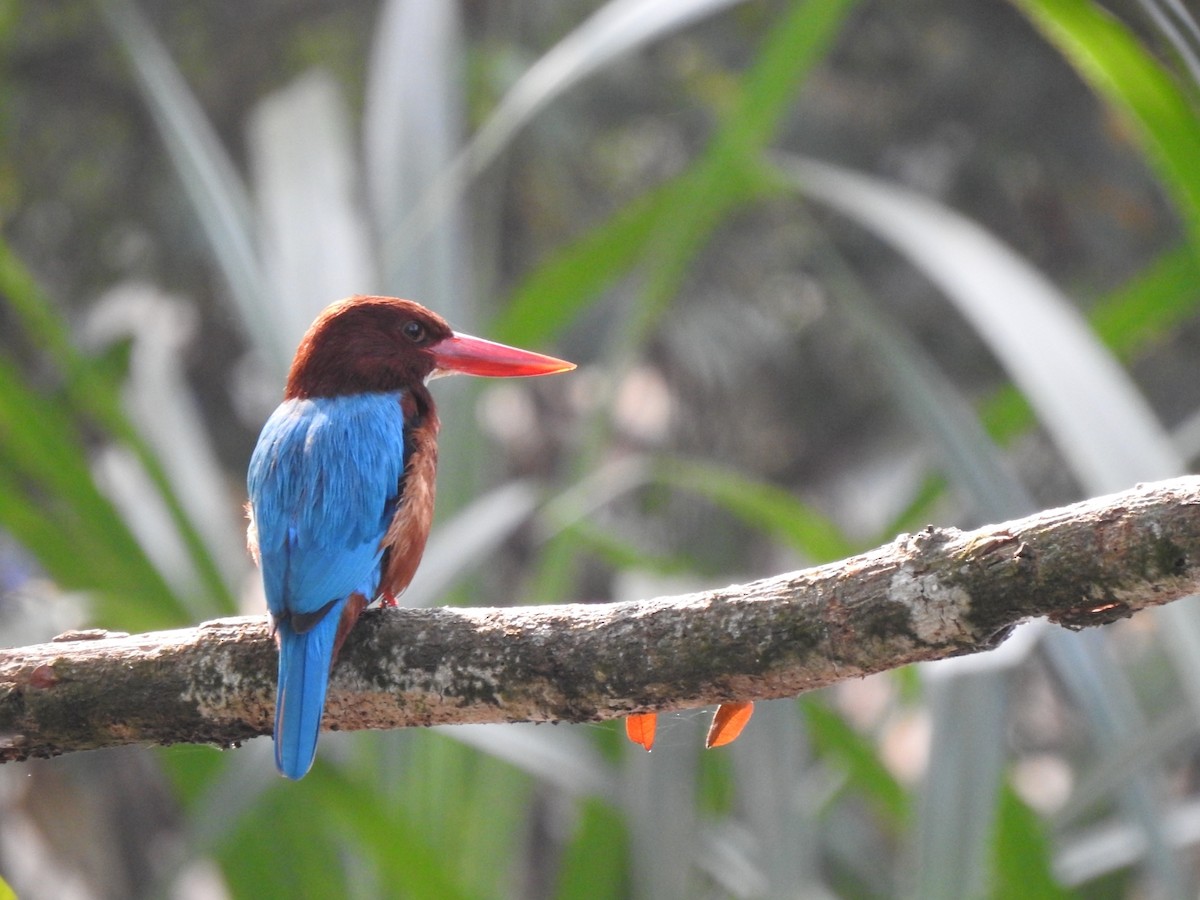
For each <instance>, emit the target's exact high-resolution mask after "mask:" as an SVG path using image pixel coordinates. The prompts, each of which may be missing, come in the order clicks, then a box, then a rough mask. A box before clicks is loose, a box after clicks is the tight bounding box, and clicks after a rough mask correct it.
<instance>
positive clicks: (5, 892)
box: [0, 877, 17, 900]
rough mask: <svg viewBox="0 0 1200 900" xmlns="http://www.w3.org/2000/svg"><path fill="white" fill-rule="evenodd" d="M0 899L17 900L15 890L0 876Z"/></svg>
mask: <svg viewBox="0 0 1200 900" xmlns="http://www.w3.org/2000/svg"><path fill="white" fill-rule="evenodd" d="M0 900H17V894H16V891H14V890H13V889H12V888H10V887H9V886H8V882H7V881H5V880H4V879H3V878H2V877H0Z"/></svg>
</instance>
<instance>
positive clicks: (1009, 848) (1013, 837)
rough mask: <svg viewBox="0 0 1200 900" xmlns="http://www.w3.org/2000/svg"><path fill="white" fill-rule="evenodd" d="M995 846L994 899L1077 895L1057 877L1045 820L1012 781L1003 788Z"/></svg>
mask: <svg viewBox="0 0 1200 900" xmlns="http://www.w3.org/2000/svg"><path fill="white" fill-rule="evenodd" d="M992 850H993V858H992V866H993V868H992V885H991V891H990V892H989V896H990V897H991V898H992V900H1059V898H1065V897H1071V896H1074V895H1073V894H1072V892H1071V891H1069V890H1067V889H1066V888H1065V887H1063V886H1062V885H1061V884H1059V883H1058V882H1057V881H1056V880H1055V878H1054V872H1053V870H1052V868H1051V862H1052V860H1053V852H1052V849H1051V847H1050V841H1049V840H1048V839H1047V836H1046V830H1045V826H1044V824H1043V822H1042V820H1041V819H1040V818H1039V817H1038V814H1037V813H1036V812H1034V811H1033V810H1032V809H1031V808H1030V807H1029V805H1028V804H1026V803H1025V801H1023V800H1022V799H1021V798H1020V797H1019V796H1017V792H1016V791H1014V790H1013V789H1012V787H1011V786H1009V785H1005V786H1004V787H1002V788H1001V790H1000V810H999V815H998V816H997V819H996V832H995V836H994V838H993V844H992Z"/></svg>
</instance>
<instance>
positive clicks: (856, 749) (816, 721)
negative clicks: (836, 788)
mask: <svg viewBox="0 0 1200 900" xmlns="http://www.w3.org/2000/svg"><path fill="white" fill-rule="evenodd" d="M800 710H801V712H802V713H803V714H804V720H805V722H806V723H807V725H808V735H809V740H810V741H811V742H812V744H813V746H814V747H815V748H816V749H817V750H818V751H819V752H820V753H821V754H822V755H823V756H825V757H827V758H828V759H829V760H830V761H831V762H833V764H834V765H836V766H838V767H839V768H841V769H842V770H843V771H845V773H846V775H847V776H848V778H849V785H848V786H849V787H851V788H852V789H854V790H856V791H858V792H860V793H861V794H862V795H863V796H864V797H865V798H866V799H867V800H868V801H869V802H870V803H871V805H872V806H873V807H874V808H875V810H876V811H877V812H878V813H879V814H880V815H881V816H882V817H883V819H884V820H885V821H886V822H887V824H888V825H889V826H890V827H891V828H892V830H893V831H894V832H895V833H897V834H899V833H900V832H901V831H902V830H903V829H904V828H905V827H906V826H907V825H908V823H909V822H910V821H911V819H912V799H911V798H910V797H909V794H908V791H907V790H905V788H904V786H903V785H902V784H901V783H900V782H899V781H897V780H896V778H895V776H893V775H892V773H891V772H890V771H888V768H887V766H885V765H884V764H883V761H882V760H881V759H880V758H879V754H878V753H877V752H876V750H875V746H874V745H873V744H872V743H871V742H870V741H869V740H868V739H867V738H865V737H863V736H862V735H861V734H859V733H858V732H857V731H855V730H854V729H853V728H851V727H850V725H848V724H847V723H846V720H845V719H843V718H842V717H841V716H840V715H838V713H836V712H835V711H834V710H832V709H830V708H829V706H828V705H827V704H825V703H824V702H823V701H821V700H818V699H813V698H804V699H801V700H800Z"/></svg>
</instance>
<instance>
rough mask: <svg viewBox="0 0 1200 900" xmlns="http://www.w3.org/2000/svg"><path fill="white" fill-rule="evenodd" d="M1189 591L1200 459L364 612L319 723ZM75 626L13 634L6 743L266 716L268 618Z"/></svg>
mask: <svg viewBox="0 0 1200 900" xmlns="http://www.w3.org/2000/svg"><path fill="white" fill-rule="evenodd" d="M1198 590H1200V478H1182V479H1177V480H1174V481H1168V482H1161V483H1158V484H1149V485H1140V486H1138V487H1137V488H1135V489H1134V490H1132V491H1128V492H1126V493H1122V494H1116V495H1113V496H1109V497H1102V498H1099V499H1096V500H1090V501H1087V502H1084V503H1079V504H1076V505H1074V506H1069V507H1066V508H1063V509H1056V510H1050V511H1048V512H1042V513H1038V514H1037V515H1033V516H1029V517H1028V518H1024V519H1019V520H1016V521H1012V522H1007V523H1005V524H1002V525H995V526H989V527H986V528H980V529H978V530H976V531H970V532H961V531H959V530H957V529H953V528H933V527H930V528H927V529H925V530H924V531H922V532H920V533H919V534H914V535H908V534H905V535H900V536H899V537H897V538H896V539H895V540H894V541H893V542H892V543H890V544H888V545H886V546H883V547H880V548H878V549H876V550H872V551H870V552H868V553H864V554H861V555H859V556H855V557H851V558H850V559H847V560H843V561H842V562H838V563H832V564H830V565H825V566H820V567H818V568H814V569H806V570H803V571H800V572H792V573H789V574H786V575H780V576H777V577H775V578H768V579H764V580H762V581H756V582H753V583H751V584H745V585H735V586H732V587H728V588H725V589H723V590H717V591H706V592H704V593H699V594H691V595H687V596H682V597H665V598H660V599H656V600H645V601H638V602H634V603H615V604H603V605H600V604H597V605H582V604H577V605H571V606H547V607H532V608H509V609H449V608H442V609H419V610H414V609H389V610H381V611H376V612H371V613H368V614H366V615H364V616H363V618H362V620H361V621H360V624H359V625H358V627H357V628H356V629H355V631H354V633H353V634H352V636H351V638H350V640H349V641H348V642H347V644H346V647H345V649H344V651H343V653H342V656H341V659H340V660H339V661H338V664H337V666H336V667H335V670H334V673H333V678H332V683H331V687H330V693H329V700H328V705H327V708H326V712H325V727H327V728H333V729H343V730H351V729H360V728H397V727H401V726H408V725H429V724H434V723H462V722H522V721H534V722H548V721H571V722H580V721H591V720H598V719H608V718H612V717H614V716H619V715H622V714H624V713H628V712H630V711H635V710H647V709H679V708H686V707H690V706H702V705H705V704H707V703H711V702H715V701H722V700H734V699H765V698H770V697H786V696H792V695H795V694H799V693H801V692H803V691H808V690H812V689H814V688H818V687H823V686H825V685H829V684H833V683H834V682H837V681H841V680H844V679H848V678H858V677H861V676H863V675H868V674H871V673H873V672H880V671H883V670H885V669H891V668H895V667H897V666H902V665H905V664H907V663H911V662H916V661H919V660H929V659H939V658H942V657H948V656H956V655H960V654H965V653H975V652H979V651H983V650H988V649H990V648H993V647H995V646H996V645H997V644H998V643H1000V642H1001V641H1003V640H1004V638H1005V637H1007V635H1008V633H1009V632H1010V631H1011V630H1012V628H1013V627H1014V626H1015V625H1016V624H1018V623H1019V622H1021V621H1023V620H1026V619H1029V618H1033V617H1037V616H1047V617H1049V618H1050V619H1051V621H1054V622H1058V623H1059V624H1063V625H1066V626H1068V627H1072V628H1081V627H1085V626H1089V625H1099V624H1104V623H1107V622H1111V621H1113V620H1115V619H1117V618H1121V617H1124V616H1128V615H1130V614H1132V613H1133V612H1134V611H1136V610H1138V609H1141V608H1143V607H1147V606H1154V605H1158V604H1162V603H1167V602H1169V601H1171V600H1175V599H1178V598H1180V597H1183V596H1185V595H1188V594H1191V593H1196V592H1197V591H1198ZM63 637H64V638H66V639H60V640H56V641H53V642H51V643H48V644H40V645H37V646H33V647H23V648H18V649H13V650H0V761H11V760H20V759H26V758H28V757H34V756H50V755H56V754H60V753H66V752H70V751H75V750H87V749H92V748H97V747H106V746H113V745H117V744H130V743H159V744H169V743H177V742H181V741H191V742H204V743H215V744H221V745H231V744H235V743H237V742H238V741H242V740H245V739H246V738H251V737H255V736H257V735H262V734H268V733H269V732H270V728H271V717H272V714H273V709H274V698H275V648H274V645H273V643H272V641H271V638H270V636H269V634H268V628H267V623H266V620H265V619H263V618H239V619H222V620H218V621H214V622H206V623H204V624H203V625H200V626H199V627H198V628H190V629H182V630H179V631H164V632H156V633H150V634H141V635H134V636H121V635H113V634H108V633H106V632H99V633H83V634H79V633H75V634H70V635H65V636H63ZM81 638H82V639H81Z"/></svg>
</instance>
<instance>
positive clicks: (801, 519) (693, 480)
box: [653, 458, 858, 562]
mask: <svg viewBox="0 0 1200 900" xmlns="http://www.w3.org/2000/svg"><path fill="white" fill-rule="evenodd" d="M653 475H654V478H655V479H656V480H658V481H660V482H662V483H663V484H667V485H670V486H671V487H674V488H677V489H680V490H686V491H690V492H692V493H696V494H699V495H701V496H703V497H707V498H708V499H709V500H711V501H712V502H713V503H715V504H717V505H718V506H721V507H722V508H724V509H725V510H727V511H728V512H730V513H732V514H733V515H735V516H737V517H738V518H739V519H741V520H743V521H744V522H746V524H748V525H750V526H751V527H753V528H757V529H759V530H760V531H762V532H764V533H766V534H769V535H771V536H772V537H774V538H775V539H776V540H778V541H780V542H781V543H784V544H787V545H788V546H790V547H792V548H793V549H795V550H796V551H797V552H799V553H802V554H803V555H804V556H806V557H807V558H809V559H811V560H813V561H815V562H829V561H831V560H835V559H842V558H844V557H846V556H850V555H852V554H853V553H854V552H855V551H856V550H857V549H858V548H856V547H855V546H854V545H853V544H852V543H851V542H850V541H849V540H847V539H846V538H845V537H844V536H843V535H842V533H841V531H840V530H839V529H838V527H837V525H835V524H834V522H833V521H832V520H831V519H829V518H828V517H827V516H825V515H824V514H823V513H821V512H819V511H818V510H816V509H814V508H813V507H811V506H809V505H808V504H806V503H804V502H803V501H801V500H798V499H796V498H795V497H794V496H792V495H791V494H790V493H788V492H787V491H785V490H784V489H783V488H779V487H776V486H775V485H773V484H768V483H766V482H764V481H758V480H756V479H753V478H750V477H748V476H746V475H743V474H741V473H738V472H735V471H733V470H732V469H728V468H726V467H724V466H718V465H715V464H711V463H702V462H694V461H691V460H684V459H678V458H673V459H670V460H666V461H664V462H662V463H661V464H660V465H658V466H656V467H655V469H654V472H653Z"/></svg>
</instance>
